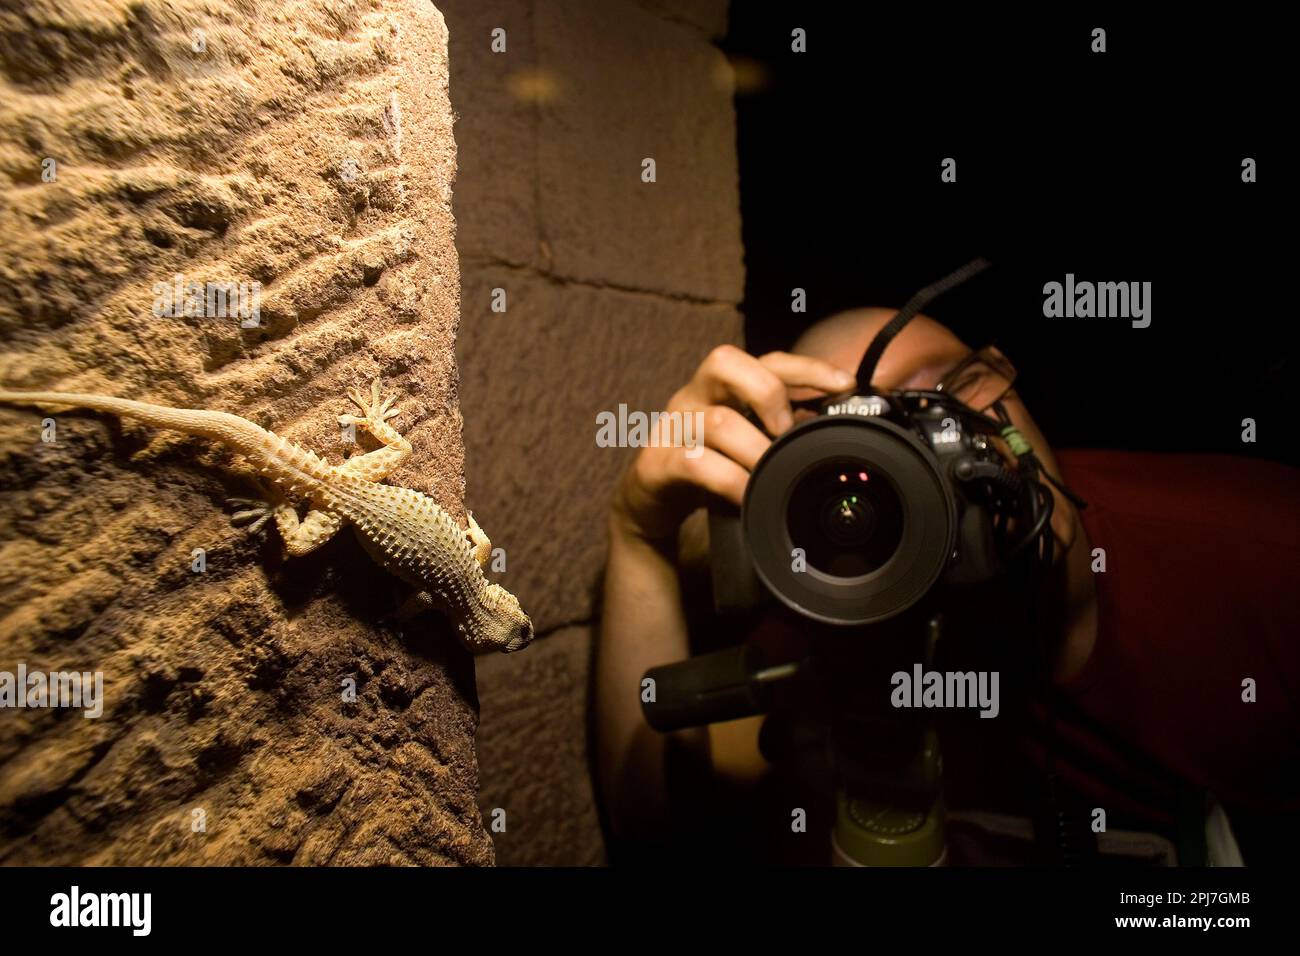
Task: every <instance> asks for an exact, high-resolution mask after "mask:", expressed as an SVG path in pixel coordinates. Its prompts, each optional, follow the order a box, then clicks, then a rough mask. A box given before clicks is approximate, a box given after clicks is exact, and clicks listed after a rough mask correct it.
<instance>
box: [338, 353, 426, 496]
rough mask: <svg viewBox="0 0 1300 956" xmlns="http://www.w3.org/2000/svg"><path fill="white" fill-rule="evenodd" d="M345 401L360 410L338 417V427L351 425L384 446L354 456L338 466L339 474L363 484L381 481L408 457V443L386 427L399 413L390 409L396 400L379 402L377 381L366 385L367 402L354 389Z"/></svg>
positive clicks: (350, 390) (393, 398) (391, 397)
mask: <svg viewBox="0 0 1300 956" xmlns="http://www.w3.org/2000/svg"><path fill="white" fill-rule="evenodd" d="M348 398H350V399H352V401H353V402H355V403H356V405H357V407H358V408H359V409H361V412H362V414H361V415H340V416H339V424H340V425H355V426H356V427H358V428H361V429H364V430H365V431H368V432H370V434H371V435H373V436H374V437H375V439H376V440H378V441H380V442H382V443H383V445H384V447H383V448H379V449H376V450H375V451H372V452H367V453H366V454H364V455H354V456H353V457H351V458H349V459H348V460H347V461H345V462H344V463H343V464H342V465H340V466H339V467H338V471H339V473H340V474H343V475H347V476H349V477H351V478H360V479H362V480H364V481H382V480H383V479H384V478H387V477H388V476H389V475H391V474H392V473H393V472H395V471H396V470H397V469H398V468H400V467H401V465H402V462H404V461H406V459H407V458H409V457H410V456H411V443H410V442H409V441H407V440H406V439H405V438H403V437H402V436H401V435H400V434H399V433H398V431H397V429H396V428H394V427H393V426H392V425H390V424H388V420H389V419H390V418H394V417H395V416H397V415H398V414H400V412H399V411H398V409H396V408H393V407H392V405H393V402H395V401H396V400H397V397H396V396H395V395H390V396H389V397H388V398H386V399H382V400H381V399H380V389H379V379H377V378H376V379H375V380H374V381H373V382H371V383H370V397H369V399H367V398H366V397H365V396H363V395H362V394H361V393H360V392H359V391H357V390H356V389H349V390H348Z"/></svg>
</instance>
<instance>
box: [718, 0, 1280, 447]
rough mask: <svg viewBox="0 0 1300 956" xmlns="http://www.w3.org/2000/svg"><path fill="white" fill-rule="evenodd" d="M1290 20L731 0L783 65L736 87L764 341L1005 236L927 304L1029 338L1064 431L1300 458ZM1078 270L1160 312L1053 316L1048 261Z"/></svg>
mask: <svg viewBox="0 0 1300 956" xmlns="http://www.w3.org/2000/svg"><path fill="white" fill-rule="evenodd" d="M795 26H799V27H803V28H804V29H806V30H807V33H808V52H806V53H802V54H796V53H793V52H791V50H790V42H791V38H790V31H791V29H792V28H793V27H795ZM1097 26H1100V27H1103V28H1105V29H1106V31H1107V52H1106V53H1103V54H1094V53H1092V52H1091V50H1090V47H1091V43H1092V35H1091V34H1092V29H1093V28H1094V27H1097ZM1287 35H1288V34H1286V33H1285V32H1284V31H1283V30H1282V28H1281V26H1280V25H1279V24H1277V23H1272V24H1270V23H1269V22H1267V20H1266V19H1264V18H1260V17H1258V16H1257V15H1256V13H1255V12H1254V11H1252V10H1249V9H1245V8H1243V9H1241V10H1240V11H1228V12H1224V11H1218V12H1215V13H1213V14H1206V15H1205V16H1203V17H1191V16H1187V15H1186V14H1184V19H1183V21H1182V22H1178V23H1174V22H1155V21H1154V20H1152V21H1147V20H1143V19H1139V18H1138V17H1136V16H1134V14H1132V13H1131V12H1129V13H1123V14H1121V13H1118V12H1106V11H1104V10H1103V9H1102V8H1099V7H1090V8H1089V9H1088V10H1087V11H1080V12H1079V13H1077V14H1071V13H1058V12H1053V13H1041V12H1038V13H1030V14H1025V15H1011V14H1009V13H1008V14H992V15H988V14H980V15H978V16H976V15H974V14H971V13H959V14H944V13H943V12H942V11H938V10H934V9H927V10H925V11H924V12H923V13H919V14H903V13H900V12H899V11H898V10H890V9H885V8H882V7H881V6H879V5H870V7H867V8H866V9H862V10H855V9H853V8H850V7H848V6H847V5H843V4H811V5H807V6H800V7H799V8H798V9H797V10H791V9H790V8H789V7H787V6H785V5H770V6H769V5H765V4H761V3H754V2H743V0H742V2H737V3H733V5H732V9H731V32H730V35H729V36H728V38H727V40H726V42H725V44H724V48H725V49H726V51H727V53H728V55H729V56H730V57H732V59H733V61H739V62H752V63H756V64H757V65H758V66H759V68H760V69H761V70H762V72H763V73H764V74H765V76H766V80H765V84H764V87H763V88H762V89H760V90H759V91H757V92H753V93H750V94H738V95H737V99H736V105H737V114H738V126H739V128H738V137H739V154H740V175H741V208H742V214H743V221H744V244H745V250H746V272H747V280H746V290H745V303H744V306H743V308H744V312H745V315H746V337H747V342H748V346H749V348H750V350H751V351H754V352H756V353H761V352H763V351H767V350H770V349H773V348H784V347H788V346H789V345H790V343H791V342H792V341H793V339H794V338H795V336H796V335H797V334H798V333H799V331H801V330H802V328H803V327H805V326H806V325H808V324H810V323H811V322H813V321H816V320H817V319H820V318H822V317H825V316H827V315H829V314H831V313H834V312H836V311H838V310H841V309H845V308H852V307H858V306H868V305H884V306H893V307H898V306H901V305H902V304H903V303H904V301H906V299H907V298H909V296H910V295H911V294H912V293H913V292H914V291H916V290H917V289H918V288H920V287H922V286H924V285H927V284H929V283H930V282H932V281H933V280H935V279H937V278H939V277H940V276H942V275H944V274H946V273H947V272H949V271H950V270H952V269H953V268H955V267H957V266H958V265H960V264H962V263H963V262H965V261H967V260H969V259H971V258H974V257H975V256H977V255H984V256H987V257H988V258H990V259H991V260H992V261H993V264H994V268H993V269H991V270H989V271H988V272H986V273H984V274H983V275H982V276H980V277H978V278H977V279H975V280H973V281H972V282H971V283H970V284H969V285H967V286H966V287H964V288H962V289H959V290H957V291H954V292H953V293H951V294H950V295H949V296H945V297H944V298H942V299H939V300H938V301H936V302H935V303H934V304H933V305H932V306H931V307H930V308H929V309H928V310H927V311H928V314H930V315H932V316H934V317H935V318H937V319H939V320H940V321H941V322H944V323H945V324H947V325H948V326H949V327H951V328H952V329H953V330H954V331H955V332H956V333H957V334H958V335H960V336H961V337H962V338H963V339H964V340H965V341H966V342H967V343H968V344H970V345H972V346H979V345H982V344H987V343H996V344H998V345H999V346H1000V347H1001V348H1002V349H1003V351H1005V352H1006V353H1007V355H1008V356H1009V357H1010V358H1011V359H1012V361H1013V362H1014V363H1015V364H1016V366H1017V367H1018V368H1019V370H1020V379H1019V382H1018V386H1017V387H1018V389H1019V391H1020V393H1021V394H1022V396H1023V397H1024V398H1025V401H1026V403H1027V404H1028V406H1029V408H1030V410H1031V411H1032V412H1033V414H1034V416H1035V418H1036V419H1037V421H1038V423H1039V425H1040V426H1041V427H1042V428H1043V430H1044V432H1045V433H1046V434H1047V436H1048V438H1049V440H1051V442H1052V443H1053V445H1054V446H1056V447H1111V448H1134V449H1148V450H1158V451H1209V452H1221V453H1226V454H1236V455H1259V456H1264V457H1269V458H1273V459H1276V460H1281V461H1286V462H1289V463H1292V464H1297V463H1300V456H1298V455H1297V453H1296V450H1295V444H1294V443H1293V442H1291V441H1289V434H1290V433H1289V431H1288V428H1289V423H1290V420H1291V419H1292V418H1293V416H1294V415H1295V414H1296V413H1297V412H1296V409H1294V408H1292V407H1291V406H1290V403H1289V399H1290V397H1291V395H1292V392H1291V389H1289V388H1287V387H1286V386H1287V385H1288V384H1289V383H1290V382H1291V380H1292V379H1293V377H1294V373H1295V368H1296V363H1295V355H1296V334H1295V317H1294V313H1295V309H1296V302H1295V299H1296V294H1295V289H1294V286H1293V282H1292V269H1291V255H1290V254H1289V253H1288V252H1286V251H1284V249H1285V247H1289V246H1290V245H1292V244H1293V240H1292V238H1291V237H1292V229H1293V216H1292V214H1291V212H1290V208H1291V207H1290V190H1289V188H1288V186H1287V180H1288V178H1289V177H1290V176H1291V175H1292V170H1291V169H1290V155H1289V151H1288V152H1283V150H1282V149H1281V148H1280V147H1279V142H1280V137H1281V136H1282V135H1283V129H1284V126H1285V125H1286V124H1290V123H1291V119H1290V117H1291V113H1292V110H1291V108H1290V107H1287V106H1286V105H1285V104H1284V102H1283V97H1284V90H1285V89H1287V87H1286V86H1284V85H1283V83H1282V78H1281V70H1282V66H1283V64H1284V63H1285V62H1286V57H1287V56H1288V55H1291V51H1288V50H1285V49H1284V48H1283V47H1284V43H1285V42H1286V37H1287ZM948 156H951V157H953V158H955V159H956V160H957V182H956V183H943V182H941V181H940V178H939V172H940V162H941V160H942V159H943V158H944V157H948ZM1247 156H1249V157H1253V158H1254V159H1255V160H1256V161H1257V163H1258V171H1257V174H1258V178H1259V181H1258V182H1256V183H1253V184H1245V183H1243V182H1242V181H1241V161H1242V159H1243V158H1244V157H1247ZM1284 190H1286V193H1287V195H1286V196H1285V198H1284V195H1283V192H1284ZM1067 272H1073V273H1074V275H1075V277H1076V280H1089V281H1093V282H1101V281H1115V282H1118V281H1124V282H1129V281H1139V282H1140V281H1150V282H1151V283H1152V284H1153V288H1152V296H1151V300H1152V306H1153V308H1152V313H1151V314H1152V324H1151V326H1150V327H1149V328H1146V329H1135V328H1132V327H1131V325H1130V323H1129V321H1128V320H1126V319H1095V318H1094V319H1048V318H1045V317H1044V316H1043V312H1042V308H1043V292H1042V288H1043V284H1044V283H1046V282H1049V281H1053V280H1054V281H1058V282H1063V281H1064V279H1065V275H1066V273H1067ZM795 287H801V288H803V289H805V290H806V291H807V297H808V311H807V312H806V313H805V314H802V315H799V314H793V313H792V312H791V311H790V302H791V289H793V288H795ZM1246 417H1252V418H1254V419H1255V420H1256V422H1257V432H1258V438H1257V443H1256V444H1254V445H1249V444H1243V442H1242V441H1241V430H1242V428H1241V420H1242V419H1243V418H1246Z"/></svg>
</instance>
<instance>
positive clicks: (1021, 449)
mask: <svg viewBox="0 0 1300 956" xmlns="http://www.w3.org/2000/svg"><path fill="white" fill-rule="evenodd" d="M1002 437H1003V438H1005V439H1006V440H1007V444H1008V445H1010V446H1011V453H1012V454H1013V455H1015V456H1016V457H1017V458H1020V457H1021V456H1022V455H1028V454H1029V453H1030V452H1031V451H1033V450H1034V448H1033V446H1032V445H1030V444H1029V442H1027V441H1025V436H1024V435H1022V434H1020V429H1018V428H1016V426H1015V425H1008V426H1007V427H1006V428H1004V429H1002Z"/></svg>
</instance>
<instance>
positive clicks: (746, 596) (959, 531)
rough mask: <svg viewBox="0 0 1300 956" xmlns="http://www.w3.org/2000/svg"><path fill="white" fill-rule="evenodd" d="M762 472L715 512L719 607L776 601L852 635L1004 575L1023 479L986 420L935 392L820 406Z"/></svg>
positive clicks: (867, 396) (741, 608)
mask: <svg viewBox="0 0 1300 956" xmlns="http://www.w3.org/2000/svg"><path fill="white" fill-rule="evenodd" d="M815 411H816V412H817V414H816V416H815V417H814V418H811V419H809V420H807V421H805V422H802V423H801V424H799V425H797V426H795V427H794V428H792V429H790V430H789V431H788V432H786V433H785V434H784V435H782V436H781V437H780V438H778V439H777V440H776V441H775V442H773V444H772V445H771V447H770V448H769V449H768V450H767V452H766V453H765V454H764V455H763V457H762V458H761V459H760V460H759V462H758V464H757V465H756V466H755V468H754V470H753V473H752V474H751V476H750V479H749V484H748V487H747V490H746V494H745V499H744V504H743V507H742V508H741V510H740V511H739V513H737V511H736V509H735V508H734V507H729V506H726V505H725V503H723V502H720V501H715V502H714V503H713V505H712V506H711V508H710V525H709V528H710V554H711V562H712V570H713V585H714V603H715V605H716V607H717V610H718V611H719V612H720V613H723V614H732V615H734V614H737V613H743V612H747V611H752V610H755V609H757V608H759V607H761V606H762V605H763V604H764V603H766V602H767V600H768V596H769V595H770V596H771V597H774V598H776V599H777V600H778V601H780V602H781V603H783V604H785V605H786V606H787V607H789V608H791V609H792V610H794V611H796V612H798V613H799V614H801V615H803V616H804V617H806V618H809V619H811V620H812V621H817V622H821V623H824V624H828V625H836V626H841V627H855V626H863V625H869V624H876V623H879V622H883V621H886V620H889V619H890V618H893V617H895V616H897V615H899V614H901V613H903V612H904V611H906V610H907V609H909V608H911V607H913V606H915V605H917V604H918V603H919V602H921V601H922V600H923V599H925V598H927V597H929V596H933V595H934V594H935V593H936V592H937V591H940V590H942V589H944V588H948V587H956V586H966V585H978V584H981V583H984V582H987V581H989V580H991V579H992V578H994V577H995V576H996V575H997V574H998V573H999V572H1000V570H1001V569H1002V566H1003V561H1002V559H1001V556H1000V554H999V550H1000V549H999V547H998V537H997V533H996V529H997V527H998V526H999V524H1000V519H999V515H1001V514H1005V513H1007V512H1008V511H1010V510H1012V509H1013V508H1014V507H1015V505H1014V502H1015V500H1016V498H1017V496H1018V492H1019V487H1018V479H1017V477H1016V473H1015V472H1014V471H1011V470H1008V469H1007V468H1006V467H1005V465H1004V463H1003V460H1002V458H1001V456H1000V454H999V453H998V451H997V449H996V448H995V447H993V445H992V444H991V442H990V440H989V437H988V431H989V429H988V427H987V424H986V423H987V419H985V418H984V417H983V416H981V415H979V414H978V413H976V412H974V411H973V410H971V409H970V408H968V407H967V406H966V405H964V404H963V403H962V402H960V401H959V400H957V399H956V398H954V397H952V396H948V395H944V394H943V393H939V392H932V391H892V392H868V393H864V394H853V395H848V396H844V397H837V398H830V399H826V400H822V401H820V402H818V403H817V404H816V407H815Z"/></svg>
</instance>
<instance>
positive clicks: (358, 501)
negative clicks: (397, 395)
mask: <svg viewBox="0 0 1300 956" xmlns="http://www.w3.org/2000/svg"><path fill="white" fill-rule="evenodd" d="M348 396H349V397H350V398H351V399H352V401H354V402H356V404H357V405H358V407H359V408H360V410H361V412H362V415H361V416H356V415H340V416H339V423H340V424H343V425H355V426H356V427H358V428H362V429H365V430H366V431H368V432H369V433H370V434H371V435H372V436H374V437H375V438H376V439H377V440H378V441H380V442H381V443H382V444H383V446H384V447H382V448H379V449H377V450H375V451H372V452H368V453H366V454H364V455H357V456H354V457H352V458H349V459H348V460H347V461H345V462H344V463H343V464H341V465H331V464H329V463H327V462H326V461H324V460H323V459H322V458H320V457H318V456H317V455H315V454H313V453H312V452H310V451H307V450H306V449H304V448H300V447H298V446H297V445H295V444H293V443H292V442H290V441H289V440H288V439H285V438H281V437H280V436H279V435H276V434H275V433H274V432H270V431H267V430H266V429H264V428H262V427H260V426H259V425H256V424H254V423H253V422H250V421H248V420H247V419H244V418H240V417H239V416H238V415H231V414H229V413H227V412H213V411H202V410H199V409H188V408H169V407H167V406H164V405H150V404H147V403H145V402H136V401H131V400H129V399H124V398H113V397H111V396H107V395H88V394H82V393H77V392H13V391H7V390H0V402H5V403H10V404H19V405H37V406H51V405H53V406H67V407H73V408H84V409H88V410H90V411H97V412H109V413H111V414H114V415H119V416H127V417H130V418H134V419H136V420H138V421H140V422H143V423H144V424H146V425H149V426H152V427H154V428H169V429H172V430H175V431H180V432H185V433H186V434H190V435H199V436H202V437H204V438H210V439H212V440H213V441H216V442H219V443H221V444H223V445H225V446H227V447H228V448H231V449H233V450H235V451H237V452H239V453H240V454H242V455H244V456H245V458H247V459H248V460H249V461H250V462H251V463H252V464H253V465H254V466H255V467H256V468H257V470H258V472H259V473H260V475H261V476H262V477H264V478H265V479H267V480H268V481H270V482H271V488H270V489H268V490H267V491H265V492H263V493H264V494H265V495H266V498H267V500H265V501H255V500H250V499H246V498H232V499H230V503H231V504H233V505H235V506H237V507H240V508H243V509H244V510H241V511H239V512H238V513H236V514H235V515H234V516H233V520H235V521H250V522H251V524H250V525H249V530H250V531H256V530H258V529H259V528H261V527H262V525H264V524H265V523H266V522H267V521H268V520H269V519H271V518H274V519H275V523H276V526H277V527H278V528H279V530H280V536H281V537H282V538H283V539H284V544H285V548H286V550H287V551H288V553H289V555H290V556H291V557H297V556H299V555H303V554H307V553H308V552H310V551H312V550H314V549H315V548H318V547H319V546H320V545H322V544H324V543H325V542H326V541H328V540H329V539H330V538H331V537H333V535H334V534H335V532H337V531H338V530H339V529H340V528H342V527H343V525H344V524H350V525H352V527H353V529H354V530H355V531H356V533H357V537H358V538H359V539H360V540H361V543H362V545H363V546H364V547H365V549H366V551H367V552H369V554H370V556H371V557H372V558H374V559H375V560H376V561H377V562H378V563H379V564H380V565H381V566H382V567H383V568H385V569H386V570H388V571H389V572H391V573H392V574H394V575H396V576H397V577H398V578H400V579H402V580H403V581H405V582H406V583H408V584H410V585H412V586H414V587H415V588H416V589H417V591H416V594H415V595H414V596H413V598H412V602H410V603H412V604H425V605H429V606H433V607H436V608H439V609H441V610H442V611H444V612H445V613H446V614H447V615H448V617H449V618H450V620H451V621H452V623H453V624H454V625H455V628H456V633H457V635H458V636H459V637H460V639H461V641H462V642H463V643H464V644H465V646H466V647H467V648H468V649H469V650H470V651H472V652H474V653H483V652H486V651H492V650H497V651H506V652H509V651H517V650H520V649H522V648H524V647H526V646H527V645H528V644H529V643H530V642H531V641H532V639H533V625H532V621H530V620H529V618H528V615H527V614H525V613H524V611H523V609H522V608H521V607H520V606H519V601H518V599H516V598H515V596H514V595H513V594H511V593H510V592H509V591H507V590H506V589H505V588H503V587H501V586H500V585H498V584H493V583H490V582H489V581H488V580H487V579H486V578H485V577H484V576H483V570H482V569H483V567H484V566H485V565H486V564H487V562H488V560H489V559H490V557H491V553H492V545H491V542H490V541H489V540H488V538H487V535H485V534H484V533H483V532H482V530H481V529H480V528H479V526H478V524H477V523H476V522H475V521H474V517H473V515H470V516H469V530H468V531H464V530H462V529H461V528H460V526H459V525H458V524H457V523H456V520H455V519H454V518H452V516H451V515H450V514H448V513H447V512H446V511H444V510H443V509H442V508H440V507H439V506H438V504H437V503H436V502H435V501H434V500H433V499H432V498H430V497H428V496H427V495H424V494H421V493H420V492H418V491H413V490H411V489H409V488H398V487H395V486H393V485H386V484H383V483H382V481H383V479H384V478H386V477H388V475H390V474H392V473H393V472H394V471H396V470H397V468H398V467H399V466H400V465H401V464H402V462H403V461H405V460H406V459H407V458H408V457H409V456H410V454H411V443H410V442H409V441H407V440H406V439H405V438H403V437H402V436H401V435H400V434H398V432H397V430H396V429H395V428H393V426H392V425H390V424H388V420H389V419H391V418H393V417H394V416H396V415H397V414H398V410H397V409H396V408H393V407H392V404H393V401H394V399H393V398H392V397H390V398H388V399H385V400H383V401H382V402H381V401H380V390H379V379H375V380H374V382H373V383H372V385H371V389H370V398H369V401H367V400H366V398H365V396H363V395H362V394H361V393H359V392H357V391H356V390H352V391H349V392H348ZM259 490H261V489H259ZM290 497H296V498H300V499H305V500H306V501H307V503H308V505H309V508H308V512H307V514H306V516H305V517H303V518H301V519H300V518H299V516H298V511H297V508H296V507H295V506H294V505H293V504H291V503H290V501H289V498H290Z"/></svg>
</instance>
